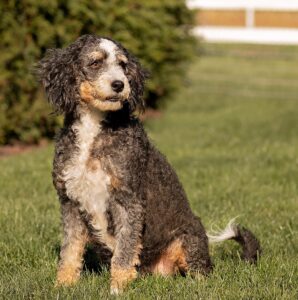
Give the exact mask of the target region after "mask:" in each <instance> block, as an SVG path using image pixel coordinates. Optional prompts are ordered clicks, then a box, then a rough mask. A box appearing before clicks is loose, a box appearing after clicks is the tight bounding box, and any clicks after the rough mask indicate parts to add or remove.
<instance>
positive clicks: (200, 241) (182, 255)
mask: <svg viewBox="0 0 298 300" xmlns="http://www.w3.org/2000/svg"><path fill="white" fill-rule="evenodd" d="M211 271H212V263H211V260H210V257H209V252H208V242H207V238H206V237H205V236H204V237H198V236H197V235H192V234H183V235H181V236H180V237H178V238H176V239H175V240H173V241H172V242H171V243H170V244H169V245H168V246H167V247H166V248H165V249H164V250H163V251H162V253H161V254H160V256H159V257H158V258H157V260H156V261H154V262H153V263H152V264H151V265H150V266H149V268H148V270H147V272H149V273H153V274H159V275H162V276H171V275H176V274H178V273H180V274H190V275H191V276H199V275H200V274H203V275H208V274H209V273H210V272H211Z"/></svg>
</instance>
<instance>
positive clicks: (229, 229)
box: [207, 217, 237, 244]
mask: <svg viewBox="0 0 298 300" xmlns="http://www.w3.org/2000/svg"><path fill="white" fill-rule="evenodd" d="M236 218H237V217H236ZM236 218H233V219H232V220H230V221H229V223H228V225H227V226H226V228H225V229H224V230H222V231H214V230H212V232H211V233H207V237H208V240H209V243H210V244H213V243H220V242H223V241H226V240H230V239H231V238H234V237H236V236H237V227H236V226H237V225H236V223H235V220H236Z"/></svg>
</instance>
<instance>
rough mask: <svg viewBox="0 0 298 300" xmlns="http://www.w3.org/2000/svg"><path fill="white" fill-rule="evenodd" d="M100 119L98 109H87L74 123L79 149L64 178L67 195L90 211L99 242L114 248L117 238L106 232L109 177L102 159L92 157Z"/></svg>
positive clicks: (67, 167)
mask: <svg viewBox="0 0 298 300" xmlns="http://www.w3.org/2000/svg"><path fill="white" fill-rule="evenodd" d="M100 120H101V115H100V114H99V113H98V112H96V111H89V110H86V111H84V113H82V114H81V119H80V120H78V121H77V122H76V123H75V124H74V125H73V129H74V130H75V131H76V136H77V143H76V144H77V146H78V149H77V151H76V153H75V154H74V156H73V157H72V159H71V161H70V162H69V163H68V164H67V165H66V167H65V169H64V171H63V179H64V181H65V187H66V193H67V196H68V197H69V198H70V199H72V200H75V201H78V202H79V203H80V208H81V210H82V211H84V212H85V213H87V215H88V217H89V220H90V225H91V226H92V227H93V229H94V232H96V233H97V234H98V238H99V239H100V241H102V242H104V243H105V244H106V245H107V246H108V247H109V248H110V249H113V248H114V239H113V237H112V236H110V235H109V234H108V233H107V226H108V223H107V219H106V209H107V201H108V198H109V192H108V186H109V184H110V178H109V176H108V175H107V174H106V172H105V171H104V170H103V169H102V168H101V165H100V162H99V161H95V160H93V161H92V160H91V158H90V150H91V147H92V145H93V142H94V139H95V137H96V136H97V135H98V133H99V132H100V130H101V127H100Z"/></svg>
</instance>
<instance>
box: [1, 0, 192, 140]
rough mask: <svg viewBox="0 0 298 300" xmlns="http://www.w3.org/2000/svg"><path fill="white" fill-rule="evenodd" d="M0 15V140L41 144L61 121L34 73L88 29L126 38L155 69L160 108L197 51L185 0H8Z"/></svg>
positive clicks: (150, 86)
mask: <svg viewBox="0 0 298 300" xmlns="http://www.w3.org/2000/svg"><path fill="white" fill-rule="evenodd" d="M0 19H1V23H0V36H1V42H0V50H1V56H0V114H1V118H0V144H4V143H11V142H14V141H17V140H20V141H22V142H36V141H38V140H39V139H40V138H41V137H51V136H52V135H53V134H54V132H55V130H56V128H57V126H58V123H59V118H57V117H54V116H51V117H49V113H50V111H51V109H50V107H49V106H48V105H47V104H46V102H45V101H44V100H43V98H44V95H43V93H42V92H41V89H40V87H39V85H38V83H37V82H36V78H35V77H34V75H33V72H32V69H33V66H34V64H35V63H36V62H37V61H38V60H39V59H40V58H41V57H42V55H43V54H44V52H45V50H46V49H47V48H55V47H64V46H66V45H68V44H69V43H71V42H72V41H74V40H75V39H76V38H77V37H78V36H80V35H82V34H85V33H95V34H98V35H101V36H109V37H112V38H113V39H115V40H118V41H120V42H121V43H123V44H124V46H125V47H126V48H127V49H129V50H130V51H131V52H133V53H134V54H135V55H136V56H137V57H139V59H140V61H141V62H142V63H143V65H144V66H145V67H146V68H147V69H148V70H149V72H150V73H151V79H150V80H149V81H148V83H147V93H146V100H147V104H148V105H149V106H152V107H157V106H158V105H159V104H160V103H161V102H162V99H163V98H164V97H165V96H167V95H169V94H170V93H171V92H173V91H174V90H175V89H176V88H177V86H179V85H181V79H182V78H183V76H184V70H185V63H186V62H188V61H189V59H190V58H191V57H192V54H193V53H194V46H195V40H194V38H193V37H192V36H191V35H190V34H189V28H190V26H191V25H192V22H193V15H192V12H191V11H189V10H188V9H187V8H186V6H185V3H184V1H182V0H166V1H162V0H150V1H146V0H141V1H132V0H109V1H102V0H81V1H76V0H66V1H63V0H51V1H39V0H23V1H18V0H3V1H1V2H0Z"/></svg>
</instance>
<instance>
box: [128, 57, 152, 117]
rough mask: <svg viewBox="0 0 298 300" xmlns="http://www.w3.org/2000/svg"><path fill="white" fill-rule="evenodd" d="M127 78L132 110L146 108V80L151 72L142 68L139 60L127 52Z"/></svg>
mask: <svg viewBox="0 0 298 300" xmlns="http://www.w3.org/2000/svg"><path fill="white" fill-rule="evenodd" d="M127 58H128V63H127V78H128V81H129V84H130V88H131V92H130V96H129V99H128V102H129V106H130V110H131V112H133V111H135V110H139V111H141V112H143V111H144V110H145V101H144V99H143V93H144V86H145V80H146V78H148V76H149V73H148V72H147V71H146V70H145V69H143V68H142V66H141V64H140V63H139V62H138V60H137V59H136V58H135V57H134V56H133V55H131V54H130V53H127Z"/></svg>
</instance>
